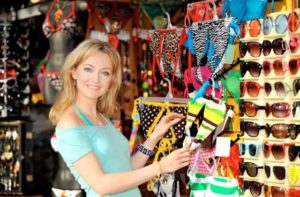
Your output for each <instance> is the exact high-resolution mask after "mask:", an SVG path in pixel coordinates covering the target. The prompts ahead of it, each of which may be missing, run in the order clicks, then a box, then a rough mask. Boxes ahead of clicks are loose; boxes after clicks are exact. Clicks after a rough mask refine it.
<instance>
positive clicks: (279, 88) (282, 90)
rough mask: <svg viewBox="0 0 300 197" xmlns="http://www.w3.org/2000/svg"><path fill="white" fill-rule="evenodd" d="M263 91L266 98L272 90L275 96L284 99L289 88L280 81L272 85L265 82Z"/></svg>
mask: <svg viewBox="0 0 300 197" xmlns="http://www.w3.org/2000/svg"><path fill="white" fill-rule="evenodd" d="M264 89H265V93H266V95H267V96H270V94H271V92H272V90H275V92H276V94H277V96H279V97H285V96H287V95H288V93H289V92H290V91H291V88H290V87H289V86H288V85H287V84H286V83H283V82H282V81H276V82H272V83H271V82H265V84H264Z"/></svg>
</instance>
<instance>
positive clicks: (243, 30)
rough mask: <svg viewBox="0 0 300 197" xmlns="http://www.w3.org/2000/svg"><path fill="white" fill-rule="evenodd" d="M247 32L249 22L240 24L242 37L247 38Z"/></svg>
mask: <svg viewBox="0 0 300 197" xmlns="http://www.w3.org/2000/svg"><path fill="white" fill-rule="evenodd" d="M246 32H247V23H241V24H240V36H241V38H245V36H246Z"/></svg>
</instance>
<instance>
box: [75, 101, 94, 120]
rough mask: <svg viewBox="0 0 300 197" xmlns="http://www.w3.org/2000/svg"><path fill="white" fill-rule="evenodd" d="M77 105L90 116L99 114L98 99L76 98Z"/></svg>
mask: <svg viewBox="0 0 300 197" xmlns="http://www.w3.org/2000/svg"><path fill="white" fill-rule="evenodd" d="M74 103H75V104H76V105H77V107H78V108H79V109H80V111H82V113H84V114H85V115H88V116H97V114H98V112H97V101H95V100H87V99H86V100H80V99H76V100H75V102H74Z"/></svg>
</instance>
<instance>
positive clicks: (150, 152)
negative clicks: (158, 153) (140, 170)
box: [137, 144, 155, 157]
mask: <svg viewBox="0 0 300 197" xmlns="http://www.w3.org/2000/svg"><path fill="white" fill-rule="evenodd" d="M137 149H138V151H140V152H141V153H143V154H144V155H147V156H149V157H152V156H154V155H155V152H154V151H153V150H151V149H148V148H146V147H145V146H144V145H143V144H139V145H138V147H137Z"/></svg>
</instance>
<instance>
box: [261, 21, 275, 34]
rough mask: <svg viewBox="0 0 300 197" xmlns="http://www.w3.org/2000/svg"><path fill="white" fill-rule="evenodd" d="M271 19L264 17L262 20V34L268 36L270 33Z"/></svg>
mask: <svg viewBox="0 0 300 197" xmlns="http://www.w3.org/2000/svg"><path fill="white" fill-rule="evenodd" d="M272 23H273V22H272V18H271V17H266V18H264V20H263V33H264V35H269V34H270V33H271V31H272Z"/></svg>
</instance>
